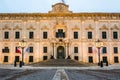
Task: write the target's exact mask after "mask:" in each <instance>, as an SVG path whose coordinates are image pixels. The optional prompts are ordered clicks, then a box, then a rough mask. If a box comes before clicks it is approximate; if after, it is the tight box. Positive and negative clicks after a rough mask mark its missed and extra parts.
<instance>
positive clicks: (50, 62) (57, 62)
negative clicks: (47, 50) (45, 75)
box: [30, 59, 94, 67]
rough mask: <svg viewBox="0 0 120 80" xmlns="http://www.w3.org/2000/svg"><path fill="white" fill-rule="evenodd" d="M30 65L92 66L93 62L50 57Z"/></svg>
mask: <svg viewBox="0 0 120 80" xmlns="http://www.w3.org/2000/svg"><path fill="white" fill-rule="evenodd" d="M30 65H31V66H35V67H40V66H53V67H58V66H70V67H85V66H86V67H87V66H92V65H94V64H85V63H82V62H78V61H75V60H71V59H51V60H46V61H42V62H38V63H33V64H30Z"/></svg>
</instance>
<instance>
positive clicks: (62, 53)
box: [57, 46, 65, 59]
mask: <svg viewBox="0 0 120 80" xmlns="http://www.w3.org/2000/svg"><path fill="white" fill-rule="evenodd" d="M57 59H65V51H64V47H63V46H59V47H58V48H57Z"/></svg>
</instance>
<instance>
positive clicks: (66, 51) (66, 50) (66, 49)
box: [65, 43, 68, 59]
mask: <svg viewBox="0 0 120 80" xmlns="http://www.w3.org/2000/svg"><path fill="white" fill-rule="evenodd" d="M65 53H66V57H65V59H67V57H68V47H67V43H66V44H65Z"/></svg>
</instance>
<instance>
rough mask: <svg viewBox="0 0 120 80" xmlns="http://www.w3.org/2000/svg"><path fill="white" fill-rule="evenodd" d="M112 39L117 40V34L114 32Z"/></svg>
mask: <svg viewBox="0 0 120 80" xmlns="http://www.w3.org/2000/svg"><path fill="white" fill-rule="evenodd" d="M113 39H118V33H117V32H116V31H114V32H113Z"/></svg>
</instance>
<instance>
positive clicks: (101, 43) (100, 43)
mask: <svg viewBox="0 0 120 80" xmlns="http://www.w3.org/2000/svg"><path fill="white" fill-rule="evenodd" d="M95 45H96V47H97V48H98V61H99V62H98V66H100V48H101V47H103V42H102V41H100V40H99V39H98V40H97V41H96V43H95Z"/></svg>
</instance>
